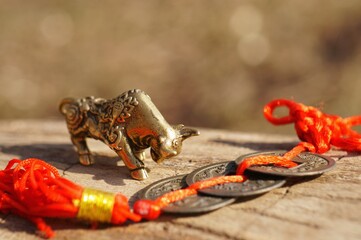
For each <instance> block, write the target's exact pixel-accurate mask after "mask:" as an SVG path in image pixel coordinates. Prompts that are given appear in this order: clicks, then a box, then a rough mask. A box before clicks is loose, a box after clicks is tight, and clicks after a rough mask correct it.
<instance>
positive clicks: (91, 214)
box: [75, 188, 115, 222]
mask: <svg viewBox="0 0 361 240" xmlns="http://www.w3.org/2000/svg"><path fill="white" fill-rule="evenodd" d="M114 199H115V195H114V194H112V193H108V192H103V191H99V190H94V189H87V188H85V189H84V191H83V194H82V196H81V199H80V202H76V203H75V204H79V211H78V215H77V218H78V219H81V220H86V221H89V222H111V219H112V212H113V207H114Z"/></svg>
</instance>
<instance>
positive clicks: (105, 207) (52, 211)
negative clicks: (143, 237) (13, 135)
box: [0, 158, 141, 238]
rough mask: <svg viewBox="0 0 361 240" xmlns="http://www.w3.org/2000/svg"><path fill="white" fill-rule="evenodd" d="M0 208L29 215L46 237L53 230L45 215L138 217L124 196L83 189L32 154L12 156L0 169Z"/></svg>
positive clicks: (97, 218) (93, 218) (92, 219)
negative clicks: (2, 168) (22, 157)
mask: <svg viewBox="0 0 361 240" xmlns="http://www.w3.org/2000/svg"><path fill="white" fill-rule="evenodd" d="M87 209H92V211H87ZM0 211H1V212H3V213H8V212H12V213H15V214H17V215H20V216H22V217H25V218H28V219H29V220H30V221H32V222H34V223H35V224H36V226H37V228H38V229H39V230H40V231H41V233H42V235H44V236H45V237H47V238H49V237H52V236H54V232H53V231H52V229H51V228H50V227H49V226H48V225H47V224H46V223H45V222H44V220H43V218H45V217H56V218H80V219H83V220H88V221H90V222H110V223H113V224H121V223H123V222H125V221H126V220H127V219H130V220H132V221H136V222H137V221H140V220H141V217H140V216H139V215H137V214H134V213H132V212H131V211H130V209H129V206H128V200H127V198H126V197H125V196H123V195H121V194H116V195H115V194H110V193H105V192H100V191H97V190H92V189H84V188H83V187H81V186H79V185H76V184H74V183H72V182H71V181H69V180H67V179H65V178H62V177H61V176H60V175H59V173H58V171H57V170H56V168H55V167H53V166H51V165H49V164H47V163H46V162H43V161H41V160H39V159H34V158H32V159H27V160H23V161H21V160H17V159H14V160H11V161H9V163H8V165H7V166H6V168H5V169H4V170H2V171H0Z"/></svg>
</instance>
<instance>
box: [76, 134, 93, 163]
mask: <svg viewBox="0 0 361 240" xmlns="http://www.w3.org/2000/svg"><path fill="white" fill-rule="evenodd" d="M71 141H72V142H73V144H74V146H75V148H76V150H77V152H78V156H79V161H80V163H81V164H83V165H86V166H88V165H91V164H93V163H94V158H93V156H92V155H91V153H90V150H89V148H88V145H87V144H86V141H85V137H76V136H71Z"/></svg>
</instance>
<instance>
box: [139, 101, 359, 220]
mask: <svg viewBox="0 0 361 240" xmlns="http://www.w3.org/2000/svg"><path fill="white" fill-rule="evenodd" d="M277 107H287V108H288V109H289V115H288V116H285V117H281V118H276V117H274V116H273V112H274V110H275V108H277ZM263 111H264V116H265V117H266V119H267V120H268V121H270V122H271V123H273V124H275V125H281V124H288V123H295V129H296V132H297V135H298V137H299V138H300V139H301V141H302V142H300V143H299V144H298V145H297V146H296V147H294V148H293V149H292V150H290V151H289V152H287V153H285V154H284V155H283V156H268V155H267V156H265V155H258V156H255V157H250V158H247V159H245V160H244V161H243V162H242V163H241V164H239V166H238V168H237V172H236V176H225V177H216V178H212V179H208V180H205V181H202V182H199V183H195V184H193V185H191V186H189V187H187V188H185V189H181V190H177V191H174V192H170V193H167V194H165V195H163V196H161V197H159V198H158V199H156V200H153V201H151V200H139V201H137V202H136V203H135V205H134V212H136V213H138V214H140V215H141V216H143V217H144V218H147V219H155V218H157V217H158V216H159V214H160V212H161V209H162V208H163V207H165V206H167V205H168V204H170V203H172V202H175V201H178V200H181V199H183V198H185V197H187V196H190V195H193V194H197V190H199V189H203V188H206V187H210V186H214V185H217V184H224V183H227V182H243V181H244V180H245V179H246V178H245V176H244V175H243V174H244V171H245V170H246V169H247V168H248V167H250V166H254V165H269V164H273V165H275V166H280V167H286V168H290V167H295V166H297V164H296V163H295V162H292V159H293V158H294V157H296V156H297V155H298V154H300V153H301V152H304V151H310V152H316V153H325V152H327V151H328V150H329V149H330V148H331V145H333V146H336V147H339V148H341V149H344V150H347V151H361V135H360V134H359V133H357V132H355V131H353V130H352V129H351V127H352V126H355V125H359V124H361V116H355V117H349V118H344V119H343V118H341V117H339V116H335V115H328V114H324V113H322V112H321V111H320V110H318V109H317V108H314V107H308V106H305V105H303V104H300V103H296V102H293V101H290V100H286V99H278V100H274V101H271V102H270V103H268V104H267V105H266V106H265V107H264V110H263ZM237 175H238V178H237Z"/></svg>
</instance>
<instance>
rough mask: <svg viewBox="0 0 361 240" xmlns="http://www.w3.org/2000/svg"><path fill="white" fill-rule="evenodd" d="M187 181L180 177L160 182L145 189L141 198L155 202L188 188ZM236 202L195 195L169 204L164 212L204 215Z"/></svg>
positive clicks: (184, 177)
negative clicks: (172, 192)
mask: <svg viewBox="0 0 361 240" xmlns="http://www.w3.org/2000/svg"><path fill="white" fill-rule="evenodd" d="M185 179H186V175H178V176H174V177H169V178H165V179H162V180H159V181H157V182H154V183H152V184H151V185H149V186H148V187H146V188H144V189H143V190H142V191H141V192H140V194H139V197H140V198H141V199H150V200H154V199H156V198H158V197H160V196H162V195H163V194H165V193H169V192H171V191H175V190H179V189H182V188H186V187H187V186H188V185H187V183H186V180H185ZM235 200H236V199H235V198H225V197H212V196H207V195H200V194H195V195H192V196H189V197H186V198H184V199H182V200H179V201H176V202H174V203H171V204H169V205H168V206H167V207H165V208H163V209H162V211H164V212H167V213H182V214H192V213H203V212H209V211H213V210H216V209H218V208H221V207H223V206H226V205H228V204H231V203H233V202H234V201H235Z"/></svg>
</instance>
